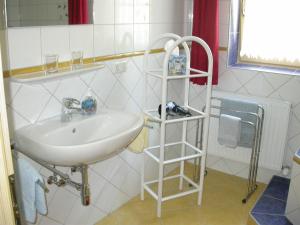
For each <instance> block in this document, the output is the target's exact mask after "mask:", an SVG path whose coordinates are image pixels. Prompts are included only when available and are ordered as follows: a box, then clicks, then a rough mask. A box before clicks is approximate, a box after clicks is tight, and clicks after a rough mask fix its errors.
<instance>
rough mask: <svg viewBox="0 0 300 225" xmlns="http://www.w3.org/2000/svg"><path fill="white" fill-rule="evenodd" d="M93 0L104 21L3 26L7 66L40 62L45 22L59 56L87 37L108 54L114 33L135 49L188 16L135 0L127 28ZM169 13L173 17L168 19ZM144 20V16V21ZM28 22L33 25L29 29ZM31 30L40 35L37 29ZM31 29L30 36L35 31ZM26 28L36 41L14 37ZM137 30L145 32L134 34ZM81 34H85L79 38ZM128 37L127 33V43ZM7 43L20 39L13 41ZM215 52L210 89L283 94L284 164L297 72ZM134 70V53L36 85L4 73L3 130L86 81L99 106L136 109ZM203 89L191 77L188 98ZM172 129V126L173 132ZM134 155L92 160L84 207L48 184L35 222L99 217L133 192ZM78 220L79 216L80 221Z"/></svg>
mask: <svg viewBox="0 0 300 225" xmlns="http://www.w3.org/2000/svg"><path fill="white" fill-rule="evenodd" d="M99 1H100V0H98V1H97V0H96V2H99ZM101 2H102V4H101V6H102V7H104V8H106V10H104V12H103V13H104V14H103V15H99V16H102V17H105V18H106V20H107V21H106V23H105V24H101V25H89V26H76V27H73V26H72V27H70V26H61V27H57V26H56V27H38V28H13V29H9V30H8V33H9V39H10V42H11V46H12V47H11V48H10V59H11V60H12V62H11V66H12V68H20V67H26V66H32V65H37V64H40V63H41V62H42V58H43V57H42V56H43V53H46V52H45V50H47V49H48V50H51V49H49V46H50V45H52V44H53V43H51V41H52V39H51V38H49V37H46V36H43V38H42V30H44V31H43V32H47V31H45V30H48V29H52V32H49V35H50V36H51V37H53V38H56V37H55V36H56V35H57V34H59V33H60V34H62V35H63V36H62V37H61V39H59V40H58V39H57V38H56V40H57V41H66V42H68V43H69V49H66V48H65V47H64V46H61V47H58V49H57V51H58V52H57V53H59V54H61V55H62V56H63V55H64V57H67V55H68V54H67V53H69V54H70V52H71V51H72V50H74V49H73V46H74V48H75V47H76V48H84V51H85V52H86V53H88V52H90V53H91V49H92V48H91V46H92V45H93V51H92V52H93V53H92V54H94V55H96V56H98V55H108V54H113V53H115V52H116V46H117V42H118V43H120V40H125V41H124V43H125V44H126V45H125V44H124V46H123V45H120V44H118V51H120V52H121V51H123V50H122V49H128V48H130V46H131V47H133V48H137V49H143V48H144V46H145V44H146V43H148V39H147V38H149V39H150V40H151V39H152V37H154V36H155V35H157V34H159V33H163V32H175V33H178V34H182V32H183V31H184V30H185V31H188V30H189V32H190V28H189V27H190V26H189V22H187V21H189V19H188V18H186V17H185V19H184V22H183V23H182V22H180V21H179V20H181V17H180V16H178V17H177V16H176V18H175V19H174V16H172V15H170V14H169V12H170V11H172V10H174V12H177V11H178V8H177V7H178V6H177V5H175V6H173V5H172V4H171V6H170V5H165V4H166V3H165V1H159V0H135V1H134V9H133V11H134V12H135V13H134V15H135V16H134V22H137V23H138V24H133V28H131V25H130V24H118V25H115V24H114V20H115V13H114V12H115V10H113V11H112V12H111V13H106V14H105V12H108V11H107V9H109V8H111V7H114V5H112V4H111V2H113V1H111V0H107V1H104V0H102V1H101ZM120 2H121V1H120ZM123 2H126V1H123ZM166 2H172V3H174V4H175V3H177V4H179V5H180V4H182V2H183V1H179V0H178V1H176V0H173V1H171V0H168V1H166ZM148 3H149V18H148V14H147V12H148V10H144V12H143V13H141V14H139V13H137V11H138V8H139V7H141V8H143V6H144V5H147V4H148ZM158 3H161V4H158ZM187 3H188V4H190V3H191V1H190V0H186V1H185V4H187ZM229 3H230V1H229V0H220V27H221V29H220V44H221V46H227V36H228V34H227V32H228V24H229V21H228V15H229ZM139 4H140V5H139ZM159 7H167V9H168V10H166V11H168V12H166V15H162V16H161V15H160V13H159V11H160V9H159ZM155 9H157V10H158V11H156V10H155ZM182 9H184V11H185V12H191V9H190V8H182ZM139 12H141V11H139ZM164 12H165V11H164ZM178 12H179V11H178ZM154 14H156V16H155V17H157V16H161V17H160V18H155V17H153V15H154ZM185 15H189V17H190V18H192V16H191V14H190V13H186V14H185ZM173 19H174V21H176V23H175V22H174V23H173ZM112 21H113V22H112ZM148 21H149V22H150V23H148ZM178 21H179V22H178ZM139 25H141V27H139ZM143 25H145V27H143ZM118 26H120V27H122V26H124V27H126V28H122V29H123V34H124V36H125V34H126V35H127V36H130V34H131V33H130V32H126V29H127V28H128V30H132V29H133V33H132V35H133V37H131V38H129V37H122V38H120V37H116V36H117V33H115V31H116V29H119V28H117V27H118ZM147 27H148V28H147ZM36 29H37V30H38V31H39V32H37V31H36ZM74 29H75V30H74ZM77 29H78V30H77ZM122 29H120V30H122ZM144 30H146V31H149V35H146V34H145V32H144ZM81 31H82V32H84V34H83V33H81ZM138 31H139V32H138ZM38 33H39V35H40V36H39V37H38ZM34 34H36V35H37V36H36V37H35V36H34ZM128 34H129V35H128ZM118 35H119V32H118ZM26 36H29V37H32V38H35V39H34V40H36V41H31V40H28V42H23V43H24V44H23V45H22V44H21V42H22V40H24V37H25V38H26ZM75 36H76V37H75ZM80 36H82V37H80ZM18 37H19V38H18ZM91 37H92V38H91ZM141 37H147V38H145V39H143V40H141V39H140V38H141ZM44 39H45V40H44ZM46 40H48V42H47V43H49V46H48V44H45V41H46ZM81 40H88V41H86V42H83V41H81ZM130 40H133V46H132V44H131V43H130ZM141 42H142V43H141ZM25 43H26V44H25ZM83 43H84V45H83ZM91 43H92V44H91ZM15 46H20V48H17V47H15ZM26 46H32V47H31V48H30V51H29V50H27V49H24V48H25V47H26ZM58 46H60V45H58ZM70 46H72V47H70ZM155 57H156V59H154V61H153V64H159V62H161V56H160V55H156V56H155ZM219 58H220V65H219V76H220V80H219V85H218V86H217V87H215V89H216V90H222V91H228V92H233V93H239V94H247V95H253V96H264V97H268V98H276V99H282V100H286V101H290V102H291V103H292V104H293V108H292V115H291V123H290V128H289V134H288V146H287V150H286V158H285V164H287V165H291V162H292V161H291V157H292V155H293V153H294V151H295V150H296V149H297V148H299V147H300V110H299V109H300V100H299V96H300V88H299V85H300V78H298V77H294V76H287V75H280V74H272V73H261V72H255V71H246V70H238V69H229V68H227V66H226V63H227V53H226V52H220V57H219ZM141 71H142V57H135V58H131V59H128V72H127V73H125V74H115V73H114V71H113V62H107V63H106V68H105V69H103V70H101V71H98V72H95V73H88V74H82V75H81V76H80V77H74V78H72V79H66V80H61V81H55V82H45V83H43V84H41V85H19V84H10V83H9V82H8V80H6V94H7V104H8V114H9V117H10V118H9V119H10V126H11V130H14V129H17V128H20V127H22V126H25V125H28V124H30V123H33V122H36V121H38V120H42V119H45V118H49V117H50V116H53V115H56V114H59V113H60V106H61V102H60V101H61V98H62V97H65V96H70V97H76V98H81V97H82V96H83V95H84V93H85V92H86V90H87V89H88V87H91V88H92V90H93V93H94V94H95V96H96V97H97V99H98V101H99V103H100V104H99V105H100V107H104V106H106V107H113V108H119V109H124V110H131V111H134V112H139V111H140V110H141V108H142V102H143V100H142V99H143V95H142V94H141V93H143V85H142V83H143V82H142V78H141V76H142V73H141ZM150 87H151V88H149V90H150V91H149V92H148V93H147V94H148V95H149V96H148V97H149V98H150V99H151V101H152V102H153V104H154V105H155V104H157V103H158V101H159V97H158V96H159V92H158V87H159V84H157V83H151V84H150ZM174 87H175V88H174V90H175V92H174V93H173V95H174V96H178V92H179V93H180V86H174ZM204 90H205V88H203V87H202V86H197V85H192V89H191V103H192V104H193V105H195V106H201V105H202V104H203V102H204V99H205V98H204V97H205V95H204V93H205V92H204ZM193 129H194V128H193V127H192V128H191V130H190V132H189V133H190V134H191V133H192V134H194V133H195V130H193ZM173 130H176V129H173ZM157 135H158V133H157V132H156V131H154V132H151V140H152V141H153V142H157ZM176 135H177V134H176V132H175V133H174V134H173V136H176ZM171 138H172V137H171ZM140 162H141V156H140V155H135V154H132V153H130V152H128V151H124V152H123V153H121V154H120V155H118V156H116V157H114V158H112V159H111V160H108V161H105V162H103V163H98V164H96V165H94V166H92V167H91V168H90V171H89V172H90V176H92V177H93V178H92V179H91V185H92V195H93V198H92V205H91V206H90V207H88V208H82V207H81V205H80V204H79V196H78V193H76V192H74V191H73V190H71V189H69V188H64V189H61V188H56V187H53V186H52V187H51V192H50V194H49V195H48V201H49V215H48V217H42V218H40V220H39V223H40V224H43V225H45V224H58V225H62V224H72V225H73V224H74V221H75V220H76V221H77V219H76V218H80V219H82V220H83V219H86V220H84V221H88V219H90V222H91V223H89V224H92V223H93V222H94V221H96V220H98V219H100V218H102V217H103V216H104V215H106V214H108V213H109V212H111V211H112V210H114V209H116V208H117V207H119V206H120V205H122V204H123V203H125V202H126V201H127V200H128V199H130V198H131V197H132V196H133V195H135V194H137V193H138V192H139V189H138V187H139V181H138V176H139V172H140V171H139V165H140ZM207 164H208V166H209V167H211V168H214V169H218V170H221V171H224V172H226V173H229V174H235V175H239V176H244V177H246V176H247V170H248V165H246V164H242V163H239V162H234V161H229V160H226V159H224V158H221V157H211V156H209V157H208V161H207ZM149 168H151V170H150V171H151V174H148V176H151V175H152V176H153V175H154V173H156V169H155V167H154V166H153V165H149ZM124 171H126V172H124ZM148 171H149V170H148ZM41 172H42V173H43V174H44V176H47V175H48V174H47V173H46V172H45V171H44V170H41ZM275 172H276V171H267V170H264V169H262V168H261V169H260V170H259V179H260V180H262V181H265V182H267V180H268V179H269V177H270V176H271V175H272V174H274V173H275ZM120 176H121V177H124V176H127V177H128V179H125V180H124V179H121V177H120ZM128 181H130V182H128ZM111 196H114V197H113V198H112V199H113V200H114V201H108V198H109V197H111ZM116 196H117V197H116ZM67 199H68V201H67ZM70 202H71V203H72V206H70ZM73 203H74V204H73ZM108 203H109V204H108ZM58 206H60V207H58ZM57 209H66V210H65V211H64V212H65V213H63V214H62V213H61V211H56V210H57ZM87 209H88V210H87ZM80 219H78V221H80ZM78 223H79V224H80V222H78Z"/></svg>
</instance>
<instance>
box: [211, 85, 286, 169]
mask: <svg viewBox="0 0 300 225" xmlns="http://www.w3.org/2000/svg"><path fill="white" fill-rule="evenodd" d="M213 96H214V97H231V98H235V99H244V100H251V101H255V102H257V103H258V104H260V105H262V106H263V108H264V110H265V120H264V124H263V132H262V142H261V153H260V160H259V166H261V167H264V168H267V169H272V170H280V169H281V167H282V162H283V157H284V153H285V148H286V141H287V131H288V125H289V117H290V110H291V104H290V103H289V102H285V101H280V100H275V99H268V98H260V97H253V96H246V95H237V94H233V93H227V92H219V91H214V92H213ZM214 102H215V101H213V103H214ZM213 112H216V111H212V113H213ZM218 127H219V120H218V119H215V118H211V124H210V131H209V145H208V154H211V155H216V156H221V157H223V158H227V159H232V160H235V161H239V162H244V163H249V161H250V156H251V149H249V148H243V147H237V148H236V149H231V148H227V147H225V146H221V145H219V143H218V141H217V135H218Z"/></svg>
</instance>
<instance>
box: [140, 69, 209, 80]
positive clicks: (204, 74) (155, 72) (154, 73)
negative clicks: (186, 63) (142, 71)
mask: <svg viewBox="0 0 300 225" xmlns="http://www.w3.org/2000/svg"><path fill="white" fill-rule="evenodd" d="M189 71H190V72H194V73H196V74H189V75H186V74H182V75H176V74H169V75H168V76H167V80H176V79H187V78H189V79H190V78H198V77H208V76H209V73H207V72H205V71H201V70H197V69H192V68H190V70H189ZM146 74H148V75H150V76H152V77H156V78H160V79H163V75H162V74H163V71H162V69H157V70H149V71H146Z"/></svg>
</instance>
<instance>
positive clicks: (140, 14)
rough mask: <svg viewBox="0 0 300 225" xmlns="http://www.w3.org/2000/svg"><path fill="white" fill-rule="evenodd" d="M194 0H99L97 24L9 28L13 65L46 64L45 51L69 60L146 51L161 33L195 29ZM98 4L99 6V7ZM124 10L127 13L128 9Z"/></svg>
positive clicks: (178, 32) (96, 0)
mask: <svg viewBox="0 0 300 225" xmlns="http://www.w3.org/2000/svg"><path fill="white" fill-rule="evenodd" d="M191 3H192V0H184V1H183V0H164V1H160V0H115V1H113V0H95V7H96V8H97V12H96V14H95V25H81V26H78V25H74V26H44V27H24V28H8V40H9V57H10V59H11V63H10V69H16V68H23V67H30V66H36V65H40V64H43V62H44V56H45V54H54V53H55V54H59V56H60V61H65V60H70V59H71V52H72V51H75V50H83V51H84V57H93V56H103V55H112V54H118V53H125V52H131V51H138V50H143V49H145V47H146V46H147V44H148V43H149V40H152V39H153V38H154V37H156V36H157V35H158V34H161V33H165V32H173V33H177V34H180V35H184V34H188V33H190V32H191V29H190V27H191V17H189V13H190V12H191V5H192V4H191ZM97 5H98V6H97ZM125 12H126V13H125Z"/></svg>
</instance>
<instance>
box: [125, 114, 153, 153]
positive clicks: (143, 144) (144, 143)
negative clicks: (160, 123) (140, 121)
mask: <svg viewBox="0 0 300 225" xmlns="http://www.w3.org/2000/svg"><path fill="white" fill-rule="evenodd" d="M144 125H148V117H146V116H145V118H144ZM148 133H149V128H148V127H146V126H144V127H143V129H142V130H141V132H140V133H139V135H138V136H137V137H136V138H135V139H134V140H133V141H132V142H131V144H130V145H129V146H128V149H129V150H130V151H131V152H134V153H142V152H143V151H144V149H145V148H147V147H148Z"/></svg>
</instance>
